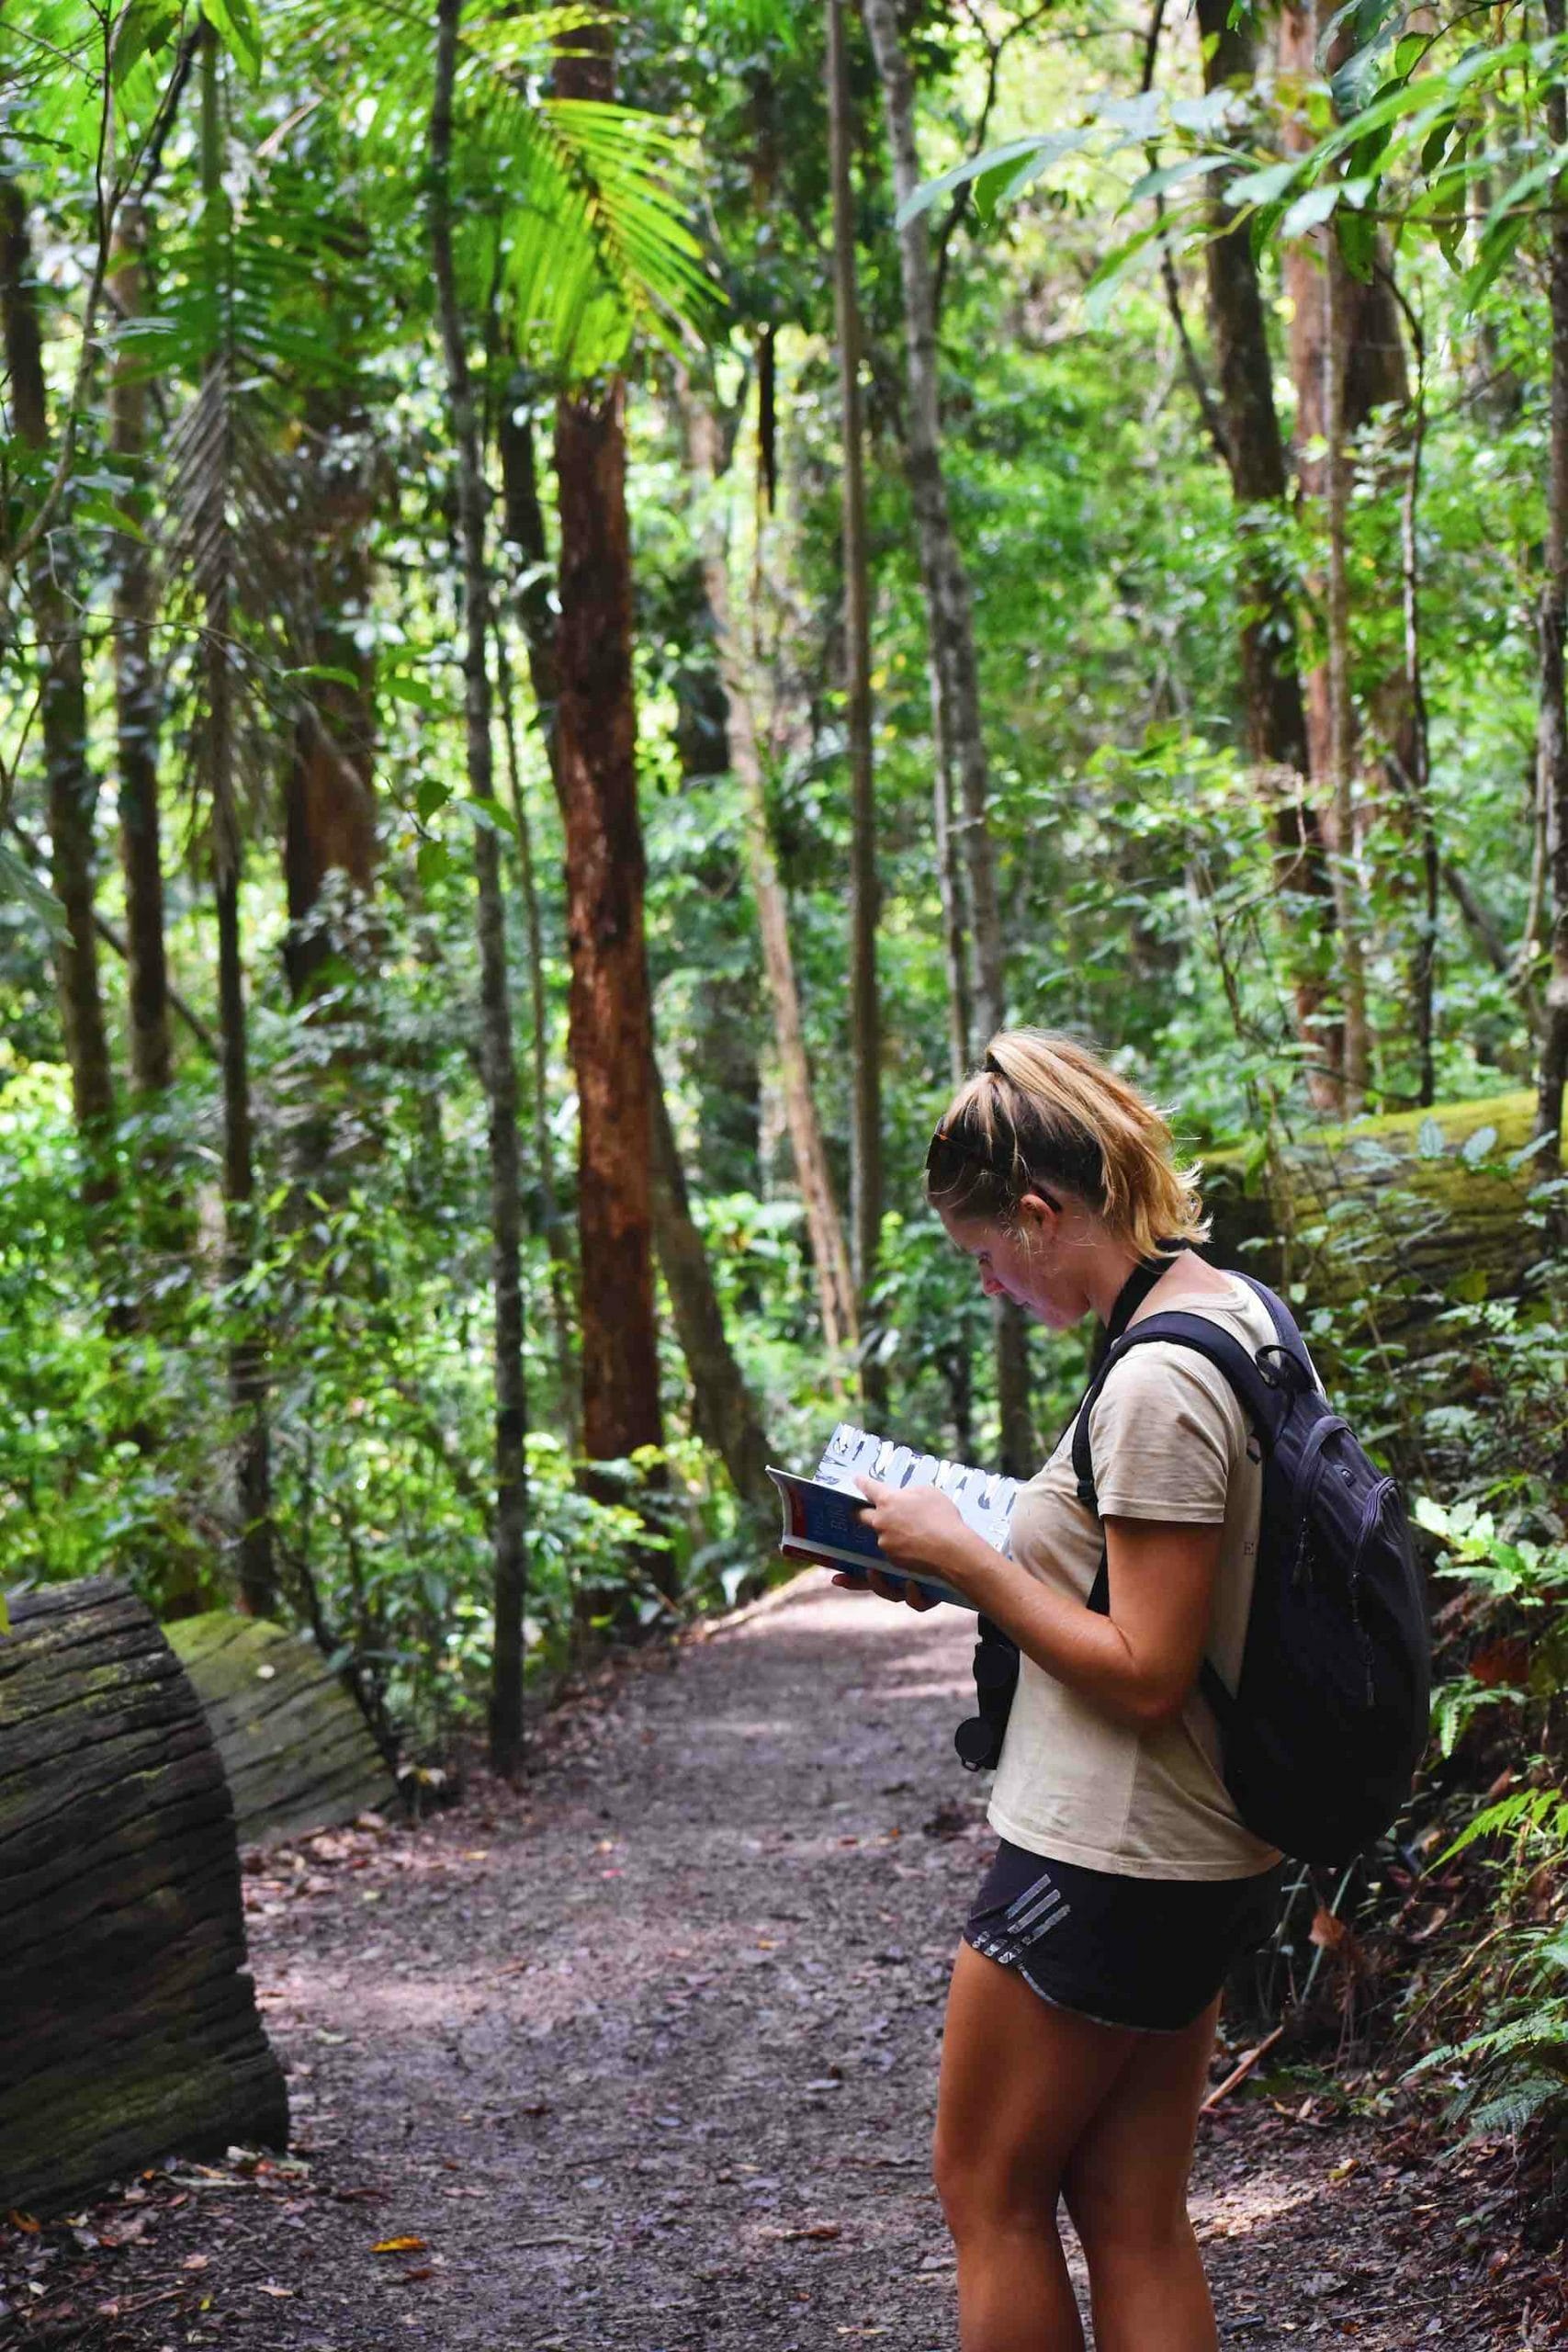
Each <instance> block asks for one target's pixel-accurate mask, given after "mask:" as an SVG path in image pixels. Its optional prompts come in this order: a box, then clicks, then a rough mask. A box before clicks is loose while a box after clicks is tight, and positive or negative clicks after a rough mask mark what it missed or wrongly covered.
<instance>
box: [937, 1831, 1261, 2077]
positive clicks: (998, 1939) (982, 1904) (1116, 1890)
mask: <svg viewBox="0 0 1568 2352" xmlns="http://www.w3.org/2000/svg"><path fill="white" fill-rule="evenodd" d="M1284 1868H1285V1866H1284V1864H1283V1863H1282V1862H1280V1863H1277V1864H1276V1865H1275V1867H1274V1868H1273V1869H1272V1870H1268V1871H1262V1872H1261V1873H1260V1874H1258V1876H1256V1877H1253V1878H1222V1879H1164V1878H1119V1877H1114V1876H1112V1875H1111V1873H1110V1872H1108V1871H1087V1870H1082V1869H1080V1868H1079V1867H1078V1865H1077V1863H1076V1862H1056V1861H1050V1860H1046V1859H1045V1857H1044V1856H1043V1855H1041V1854H1031V1853H1026V1852H1025V1850H1024V1849H1023V1848H1022V1847H1021V1846H1013V1845H1010V1844H1009V1842H1008V1840H1007V1839H1006V1838H1003V1839H1002V1842H1001V1844H1000V1845H999V1846H998V1848H997V1853H996V1859H995V1860H994V1861H993V1862H992V1864H991V1867H990V1869H989V1871H987V1874H986V1878H985V1882H984V1883H983V1884H982V1886H981V1888H980V1892H979V1894H978V1896H977V1897H976V1903H975V1907H974V1909H973V1911H971V1913H970V1914H969V1917H968V1919H967V1921H966V1922H965V1924H964V1942H965V1943H968V1944H972V1945H973V1946H974V1948H975V1950H976V1951H977V1952H981V1953H983V1954H984V1955H985V1957H986V1958H987V1960H995V1961H999V1962H1000V1963H1001V1965H1002V1966H1003V1967H1004V1968H1011V1969H1013V1970H1015V1971H1016V1972H1017V1973H1018V1974H1019V1975H1020V1976H1021V1977H1022V1979H1023V1981H1024V1983H1025V1984H1026V1985H1030V1986H1032V1988H1033V1990H1034V1991H1035V1992H1036V1993H1038V1994H1039V1995H1040V1996H1041V1998H1042V2000H1045V2001H1049V2002H1051V2003H1052V2004H1053V2005H1054V2006H1055V2007H1057V2008H1063V2009H1076V2010H1077V2011H1078V2013H1079V2014H1080V2015H1081V2016H1083V2017H1087V2018H1095V2019H1096V2020H1097V2021H1098V2022H1099V2023H1100V2024H1101V2025H1120V2026H1135V2027H1137V2028H1138V2029H1139V2030H1141V2031H1143V2032H1147V2033H1177V2032H1179V2031H1180V2030H1181V2028H1182V2027H1183V2026H1186V2025H1190V2024H1191V2023H1192V2020H1193V2018H1196V2017H1199V2016H1201V2013H1202V2012H1203V2010H1204V2009H1206V2008H1207V2007H1208V2006H1209V2003H1210V2002H1211V2001H1212V2000H1213V1997H1214V1996H1215V1994H1216V1993H1217V1992H1218V1991H1219V1989H1220V1986H1221V1985H1222V1984H1223V1983H1224V1979H1225V1976H1226V1973H1228V1971H1229V1969H1230V1966H1231V1963H1232V1962H1233V1961H1235V1960H1239V1959H1240V1957H1241V1955H1242V1953H1243V1952H1247V1951H1254V1950H1256V1948H1257V1946H1258V1945H1259V1944H1261V1943H1266V1942H1267V1941H1268V1939H1269V1936H1270V1935H1272V1933H1273V1931H1274V1927H1275V1923H1276V1921H1277V1919H1278V1917H1279V1912H1280V1885H1281V1882H1282V1880H1283V1876H1284Z"/></svg>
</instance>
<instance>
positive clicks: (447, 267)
mask: <svg viewBox="0 0 1568 2352" xmlns="http://www.w3.org/2000/svg"><path fill="white" fill-rule="evenodd" d="M461 11H462V0H438V5H437V10H436V40H435V85H434V96H433V99H432V103H431V114H430V243H431V255H432V262H433V266H434V277H435V288H436V299H437V303H438V307H439V312H440V321H441V343H442V349H443V352H444V354H445V356H446V389H447V399H448V402H449V405H450V412H451V424H452V440H453V446H454V448H455V450H456V452H457V520H458V530H459V534H460V538H461V544H462V560H463V720H464V742H465V749H466V752H467V759H468V791H469V795H470V797H472V798H473V800H474V801H475V802H477V803H478V805H479V812H480V821H479V823H478V824H476V826H475V828H474V870H475V876H476V879H477V882H478V886H479V888H478V896H479V989H480V1007H481V1011H480V1021H481V1039H482V1048H483V1064H484V1080H485V1095H486V1100H487V1103H488V1105H489V1111H490V1118H489V1144H490V1211H491V1281H492V1284H493V1289H494V1297H495V1340H494V1367H495V1370H494V1380H495V1553H494V1575H493V1589H494V1616H495V1649H494V1656H493V1660H492V1666H491V1702H490V1755H491V1765H492V1766H493V1768H494V1770H496V1771H498V1772H502V1773H510V1772H513V1771H515V1770H516V1769H517V1767H518V1765H519V1764H520V1763H521V1761H522V1757H523V1611H524V1603H525V1597H526V1594H525V1583H526V1575H527V1549H526V1542H527V1518H528V1486H527V1476H528V1474H527V1459H526V1453H525V1440H526V1436H527V1430H528V1400H527V1393H526V1389H525V1379H524V1366H523V1314H524V1301H523V1204H522V1197H521V1192H520V1187H519V1182H518V1153H517V1069H516V1065H515V1062H514V1061H513V1049H512V1007H511V998H510V991H509V988H508V983H507V972H506V901H505V898H504V895H503V893H502V884H501V845H500V841H499V838H498V835H497V832H496V828H495V824H494V820H493V817H492V814H491V811H492V809H493V804H494V800H495V787H494V780H493V773H492V766H491V702H490V668H489V660H488V652H489V636H490V574H489V570H488V567H487V563H486V557H485V488H484V478H483V471H482V467H481V461H480V453H479V426H478V423H477V420H476V416H475V409H474V397H473V389H472V385H471V383H470V380H469V377H468V353H467V348H466V345H465V342H464V333H463V320H462V315H461V312H460V311H459V309H458V303H457V271H456V268H455V266H454V262H453V255H452V181H451V170H452V89H453V83H454V80H455V77H456V72H457V24H458V18H459V17H460V15H461Z"/></svg>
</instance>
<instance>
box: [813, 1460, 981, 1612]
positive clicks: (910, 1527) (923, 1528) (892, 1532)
mask: <svg viewBox="0 0 1568 2352" xmlns="http://www.w3.org/2000/svg"><path fill="white" fill-rule="evenodd" d="M855 1484H856V1486H857V1487H859V1488H860V1490H861V1492H862V1493H863V1495H864V1496H865V1497H866V1498H867V1500H868V1505H869V1508H868V1509H867V1510H865V1511H864V1512H863V1519H864V1521H865V1523H866V1525H867V1526H868V1527H869V1528H870V1529H871V1531H872V1532H873V1533H874V1535H875V1537H876V1540H877V1542H878V1544H881V1546H882V1549H883V1552H884V1554H885V1555H886V1560H887V1564H888V1566H889V1567H893V1568H898V1569H900V1570H902V1571H903V1572H904V1573H905V1574H906V1575H908V1576H919V1575H920V1574H921V1572H922V1571H923V1572H924V1573H925V1574H926V1575H927V1576H939V1577H942V1579H943V1580H944V1581H945V1582H953V1576H952V1573H951V1569H952V1560H953V1554H954V1551H955V1549H957V1548H960V1547H961V1545H962V1540H963V1538H964V1534H965V1533H966V1532H967V1531H966V1530H965V1528H964V1521H963V1520H962V1518H961V1517H960V1516H959V1512H958V1509H957V1506H956V1505H955V1504H954V1503H953V1502H952V1501H950V1500H949V1498H948V1497H947V1496H946V1495H943V1494H939V1493H938V1491H937V1489H936V1488H935V1487H885V1486H882V1485H880V1484H879V1482H878V1481H877V1480H876V1479H874V1478H857V1479H856V1480H855ZM955 1539H957V1541H956V1543H955ZM834 1581H835V1583H838V1584H841V1585H843V1586H844V1587H845V1588H846V1589H849V1590H852V1591H865V1590H867V1589H870V1590H871V1591H872V1592H874V1593H876V1594H877V1595H878V1596H879V1597H880V1598H881V1599H882V1600H901V1601H903V1602H904V1603H905V1605H906V1607H908V1608H910V1609H919V1610H926V1609H934V1608H936V1606H937V1601H936V1599H935V1597H934V1596H933V1595H932V1594H931V1593H928V1592H919V1591H918V1590H917V1589H916V1588H915V1587H914V1586H913V1585H901V1584H895V1583H892V1582H891V1581H890V1580H889V1579H888V1578H887V1577H885V1576H881V1575H879V1574H878V1573H877V1571H876V1570H875V1569H874V1568H868V1569H866V1570H865V1572H864V1574H863V1576H861V1575H854V1576H842V1577H835V1579H834Z"/></svg>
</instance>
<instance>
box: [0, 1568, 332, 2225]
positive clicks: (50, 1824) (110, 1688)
mask: <svg viewBox="0 0 1568 2352" xmlns="http://www.w3.org/2000/svg"><path fill="white" fill-rule="evenodd" d="M12 1616H13V1622H12V1630H11V1633H10V1634H9V1635H7V1636H5V1637H3V1638H0V2209H5V2208H8V2207H15V2208H19V2209H21V2210H23V2211H30V2212H34V2213H49V2212H53V2211H61V2210H62V2208H65V2207H68V2206H69V2205H71V2204H73V2203H74V2202H76V2201H78V2200H79V2199H82V2198H84V2197H85V2196H86V2195H87V2194H88V2193H89V2192H90V2191H92V2190H93V2189H95V2188H101V2187H103V2186H105V2185H106V2184H107V2183H108V2182H109V2181H111V2180H113V2179H115V2178H116V2177H118V2176H119V2175H122V2174H123V2173H125V2172H128V2171H130V2170H131V2169H132V2168H134V2167H136V2166H139V2165H145V2164H148V2163H150V2162H152V2161H153V2160H154V2159H156V2158H158V2157H162V2156H164V2155H167V2154H175V2153H178V2154H185V2155H193V2156H199V2155H207V2154H213V2153H219V2154H220V2153H221V2152H222V2150H223V2149H224V2148H226V2147H227V2146H229V2145H230V2144H231V2143H235V2142H237V2143H241V2144H254V2143H265V2144H266V2145H268V2146H273V2147H280V2146H283V2145H284V2144H286V2143H287V2139H288V2099H287V2095H286V2093H285V2089H284V2083H283V2075H282V2073H281V2070H280V2068H279V2066H278V2064H277V2060H276V2057H275V2056H274V2054H273V2052H272V2051H271V2049H270V2048H269V2046H268V2044H267V2041H266V2037H265V2034H264V2033H263V2031H262V2027H261V2021H260V2018H258V2016H257V2013H256V2004H255V1994H254V1986H253V1985H252V1983H251V1979H250V1976H249V1974H248V1973H247V1972H246V1970H245V1967H244V1961H245V1931H244V1922H243V1915H242V1908H241V1901H240V1869H239V1857H238V1852H237V1849H236V1846H235V1841H234V1814H233V1806H232V1804H231V1800H230V1795H229V1788H228V1783H227V1781H225V1779H224V1775H223V1767H222V1763H221V1761H220V1757H219V1754H218V1750H217V1748H216V1747H215V1746H214V1744H213V1739H212V1734H211V1732H210V1730H209V1727H208V1724H207V1719H206V1716H205V1715H204V1713H202V1709H201V1705H200V1702H198V1700H197V1695H196V1692H195V1691H194V1690H193V1689H192V1688H191V1685H190V1683H189V1681H188V1680H187V1679H186V1675H185V1674H184V1672H183V1671H182V1669H181V1668H180V1664H179V1661H178V1659H177V1658H176V1657H175V1654H174V1652H173V1651H172V1650H171V1649H170V1647H169V1645H168V1643H167V1642H166V1641H165V1640H164V1636H163V1634H161V1633H160V1632H159V1630H158V1627H157V1625H156V1624H155V1623H154V1622H153V1620H152V1616H151V1614H150V1613H149V1611H147V1610H146V1608H144V1607H143V1605H142V1603H141V1601H139V1600H136V1599H135V1598H134V1596H133V1595H132V1594H130V1592H128V1591H127V1590H126V1589H124V1587H123V1586H121V1585H118V1584H116V1583H114V1582H112V1581H111V1580H110V1579H109V1578H107V1577H91V1578H88V1579H86V1580H85V1581H83V1582H81V1583H77V1584H70V1585H62V1586H56V1587H54V1588H52V1589H49V1590H46V1591H43V1592H39V1593H35V1594H32V1595H30V1596H28V1598H27V1599H25V1600H22V1601H20V1602H18V1603H17V1605H16V1607H15V1608H14V1610H13V1612H12Z"/></svg>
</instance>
